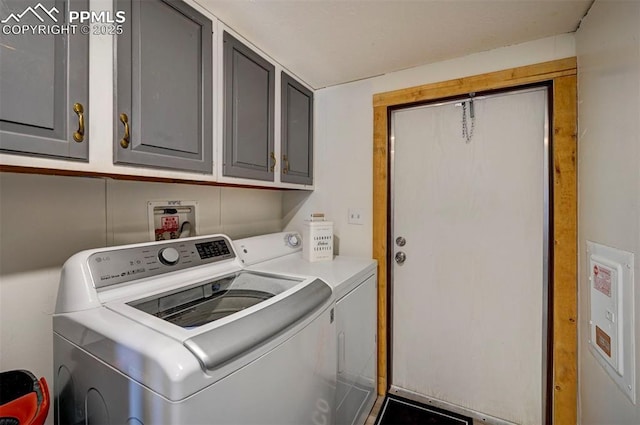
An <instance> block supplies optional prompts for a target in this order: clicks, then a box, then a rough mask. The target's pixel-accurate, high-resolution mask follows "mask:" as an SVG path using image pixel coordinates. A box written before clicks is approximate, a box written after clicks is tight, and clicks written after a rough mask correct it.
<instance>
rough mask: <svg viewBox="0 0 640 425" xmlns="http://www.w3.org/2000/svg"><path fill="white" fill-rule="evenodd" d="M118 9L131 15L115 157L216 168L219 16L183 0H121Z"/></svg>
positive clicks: (124, 39)
mask: <svg viewBox="0 0 640 425" xmlns="http://www.w3.org/2000/svg"><path fill="white" fill-rule="evenodd" d="M117 9H118V10H123V11H125V12H126V16H127V20H126V22H125V23H124V26H123V33H122V34H121V35H119V36H117V55H116V57H117V64H116V68H117V93H116V94H117V101H116V105H117V110H116V117H115V140H114V162H116V163H128V164H137V165H148V166H154V167H162V168H173V169H181V170H189V171H200V172H211V171H212V161H213V157H212V143H213V126H212V120H213V115H212V109H211V108H212V97H213V92H212V23H211V20H210V19H208V18H207V17H206V16H204V15H202V14H201V13H199V12H198V11H197V10H195V9H194V8H192V7H191V6H189V5H187V4H185V3H183V2H181V1H169V0H145V1H131V0H118V2H117ZM127 133H128V134H127ZM126 136H128V138H127V137H126Z"/></svg>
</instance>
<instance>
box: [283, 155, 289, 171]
mask: <svg viewBox="0 0 640 425" xmlns="http://www.w3.org/2000/svg"><path fill="white" fill-rule="evenodd" d="M282 162H283V163H284V168H282V174H287V173H288V172H289V160H288V159H287V155H282Z"/></svg>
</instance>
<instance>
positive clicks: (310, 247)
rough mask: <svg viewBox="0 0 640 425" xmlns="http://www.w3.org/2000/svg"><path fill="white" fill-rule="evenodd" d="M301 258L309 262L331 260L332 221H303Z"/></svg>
mask: <svg viewBox="0 0 640 425" xmlns="http://www.w3.org/2000/svg"><path fill="white" fill-rule="evenodd" d="M302 258H304V259H305V260H307V261H311V262H313V261H331V260H333V222H331V221H305V223H304V225H303V226H302Z"/></svg>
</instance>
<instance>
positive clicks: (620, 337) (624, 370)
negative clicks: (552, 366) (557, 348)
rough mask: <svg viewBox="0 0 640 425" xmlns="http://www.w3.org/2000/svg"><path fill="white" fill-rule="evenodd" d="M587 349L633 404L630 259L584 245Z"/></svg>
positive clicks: (597, 246)
mask: <svg viewBox="0 0 640 425" xmlns="http://www.w3.org/2000/svg"><path fill="white" fill-rule="evenodd" d="M587 258H588V262H587V267H588V268H589V269H588V276H589V349H590V351H591V352H592V353H593V355H594V356H595V357H596V359H597V360H598V362H599V363H600V364H601V365H602V367H604V369H605V370H606V371H607V373H608V374H609V376H610V377H611V378H612V379H613V380H614V381H615V382H616V383H617V384H618V385H619V386H620V388H621V389H622V390H623V391H624V393H625V394H626V395H627V396H628V397H629V398H630V399H631V401H632V402H634V403H635V399H636V394H635V387H636V384H635V332H634V327H635V323H634V322H635V320H634V311H633V310H634V308H633V300H634V298H633V293H634V290H633V281H634V279H633V268H634V256H633V254H632V253H630V252H625V251H620V250H618V249H615V248H610V247H608V246H604V245H600V244H596V243H593V242H587Z"/></svg>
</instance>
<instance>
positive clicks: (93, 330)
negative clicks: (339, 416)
mask: <svg viewBox="0 0 640 425" xmlns="http://www.w3.org/2000/svg"><path fill="white" fill-rule="evenodd" d="M334 306H335V301H334V294H333V290H332V288H331V287H330V286H329V285H327V284H326V283H325V282H323V281H322V280H320V279H317V278H310V277H306V276H301V275H296V276H292V275H287V274H275V273H261V272H256V271H250V270H247V269H246V267H244V266H243V264H242V262H241V260H240V259H239V258H238V256H237V255H236V253H235V251H234V248H233V244H232V242H231V241H230V240H229V238H228V237H226V236H223V235H214V236H206V237H195V238H188V239H179V240H173V241H164V242H153V243H144V244H137V245H128V246H119V247H110V248H102V249H97V250H89V251H84V252H81V253H79V254H76V255H74V256H73V257H71V258H70V259H69V260H68V261H67V262H66V263H65V265H64V267H63V270H62V276H61V282H60V288H59V292H58V300H57V304H56V313H55V314H54V317H53V331H54V335H53V338H54V367H55V371H54V378H55V383H54V385H55V388H54V394H55V400H54V419H55V423H56V424H59V425H69V424H80V423H82V424H118V425H121V424H128V425H134V424H135V425H140V424H144V425H150V424H162V425H167V424H176V425H188V424H197V425H203V424H225V425H226V424H242V425H245V424H260V425H266V424H273V425H284V424H290V425H301V424H313V425H324V424H331V423H334V422H335V418H334V416H333V415H334V412H335V406H334V400H335V387H336V370H335V364H336V342H335V331H336V330H335V329H336V328H335V327H336V324H335V321H334Z"/></svg>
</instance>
